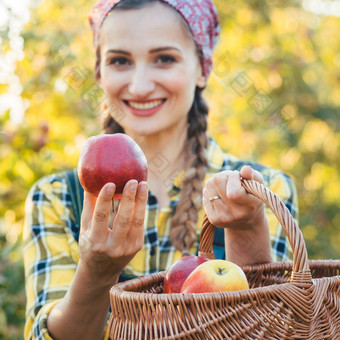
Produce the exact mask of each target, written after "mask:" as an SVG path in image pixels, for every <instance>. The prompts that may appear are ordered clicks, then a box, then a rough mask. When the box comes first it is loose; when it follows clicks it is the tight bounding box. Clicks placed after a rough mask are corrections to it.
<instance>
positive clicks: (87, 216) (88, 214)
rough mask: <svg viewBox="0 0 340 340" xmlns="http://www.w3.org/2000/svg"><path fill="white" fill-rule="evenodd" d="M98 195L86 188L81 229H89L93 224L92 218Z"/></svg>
mask: <svg viewBox="0 0 340 340" xmlns="http://www.w3.org/2000/svg"><path fill="white" fill-rule="evenodd" d="M96 201H97V197H96V196H94V195H92V194H90V193H89V192H87V191H86V190H84V201H83V211H82V213H81V223H80V224H81V229H82V230H83V231H85V230H88V229H89V228H90V226H91V220H92V216H93V212H94V207H95V206H96Z"/></svg>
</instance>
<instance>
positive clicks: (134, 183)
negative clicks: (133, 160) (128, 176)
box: [129, 181, 138, 191]
mask: <svg viewBox="0 0 340 340" xmlns="http://www.w3.org/2000/svg"><path fill="white" fill-rule="evenodd" d="M137 185H138V182H137V181H133V182H132V183H130V186H129V189H130V190H131V191H135V190H136V189H137Z"/></svg>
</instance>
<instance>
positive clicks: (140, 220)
mask: <svg viewBox="0 0 340 340" xmlns="http://www.w3.org/2000/svg"><path fill="white" fill-rule="evenodd" d="M147 201H148V184H147V183H146V182H144V181H143V182H140V183H139V184H138V188H137V195H136V201H135V207H134V214H133V220H132V225H131V227H130V230H129V232H128V237H132V242H133V243H134V244H135V245H136V247H138V248H139V249H140V248H141V247H142V246H143V243H144V221H145V211H146V204H147Z"/></svg>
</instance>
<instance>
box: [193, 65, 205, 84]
mask: <svg viewBox="0 0 340 340" xmlns="http://www.w3.org/2000/svg"><path fill="white" fill-rule="evenodd" d="M206 85H207V80H206V79H205V76H204V74H203V69H202V66H201V64H199V67H197V80H196V86H197V87H199V88H201V89H204V88H205V87H206Z"/></svg>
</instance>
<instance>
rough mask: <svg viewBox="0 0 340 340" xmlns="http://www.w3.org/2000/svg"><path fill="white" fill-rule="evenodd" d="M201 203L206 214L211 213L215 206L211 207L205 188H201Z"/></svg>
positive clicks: (209, 214)
mask: <svg viewBox="0 0 340 340" xmlns="http://www.w3.org/2000/svg"><path fill="white" fill-rule="evenodd" d="M202 203H203V208H204V210H205V213H206V214H207V215H208V216H211V215H213V214H214V210H215V208H214V207H213V205H212V202H211V201H209V195H208V193H207V188H204V189H203V196H202Z"/></svg>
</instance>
